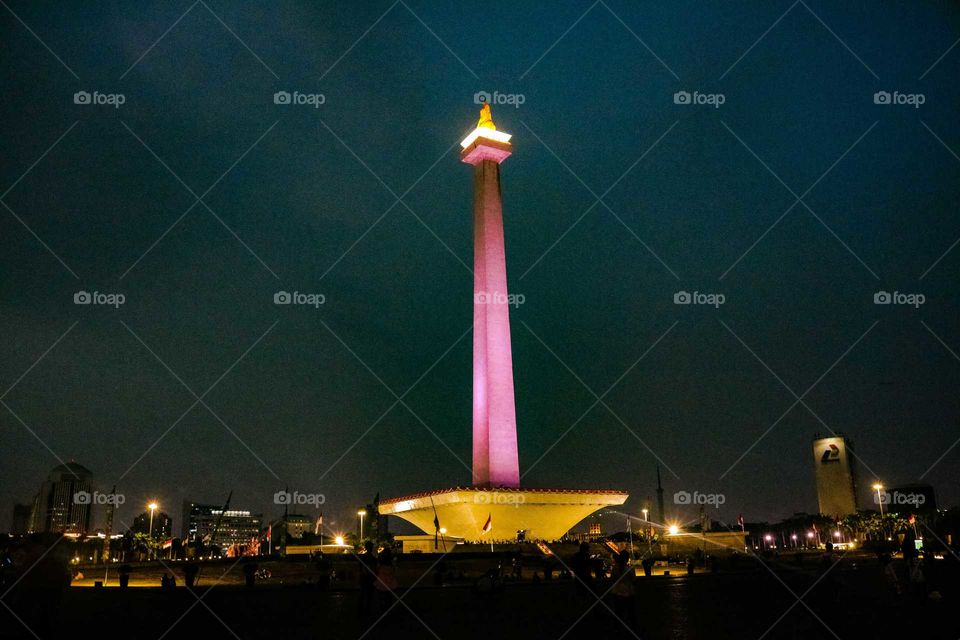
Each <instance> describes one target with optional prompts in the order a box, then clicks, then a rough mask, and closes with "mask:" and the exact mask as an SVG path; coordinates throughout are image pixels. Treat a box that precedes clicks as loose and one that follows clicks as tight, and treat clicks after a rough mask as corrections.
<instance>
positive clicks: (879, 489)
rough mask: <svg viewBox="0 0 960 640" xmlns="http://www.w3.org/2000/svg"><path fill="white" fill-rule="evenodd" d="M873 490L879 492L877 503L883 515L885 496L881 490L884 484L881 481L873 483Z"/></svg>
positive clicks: (881, 515)
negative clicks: (881, 493)
mask: <svg viewBox="0 0 960 640" xmlns="http://www.w3.org/2000/svg"><path fill="white" fill-rule="evenodd" d="M873 490H874V491H876V492H877V504H879V505H880V517H881V518H882V517H883V496H881V495H880V491H882V490H883V485H882V484H880V483H879V482H878V483H876V484H875V485H873Z"/></svg>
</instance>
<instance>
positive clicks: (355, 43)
mask: <svg viewBox="0 0 960 640" xmlns="http://www.w3.org/2000/svg"><path fill="white" fill-rule="evenodd" d="M399 2H400V0H395V1H394V3H393V4H391V5H390V7H389V8H388V9H387V10H386V11H384V12H383V13H382V14H380V17H379V18H377V19H376V20H375V21H374V22H373V24H371V25H370V26H369V27H367V30H366V31H364V32H363V33H362V34H360V37H359V38H357V39H356V40H354V41H353V44H351V45H350V46H349V47H348V48H347V50H346V51H344V52H343V53H342V54H340V57H339V58H337V59H336V60H334V61H333V64H331V65H330V66H329V67H327V70H326V71H324V72H323V73H321V74H320V78H319V80H323V79H324V78H326V77H327V74H328V73H330V72H331V71H333V69H334V67H336V66H337V65H338V64H340V61H341V60H343V59H344V58H346V57H347V54H348V53H350V52H351V51H353V49H354V47H356V46H357V45H358V44H360V41H361V40H363V39H364V38H366V37H367V34H368V33H370V32H371V31H372V30H373V28H374V27H375V26H377V25H378V24H380V21H381V20H383V19H384V18H385V17H386V16H387V14H388V13H390V12H391V11H393V8H394V7H395V6H397V4H398V3H399Z"/></svg>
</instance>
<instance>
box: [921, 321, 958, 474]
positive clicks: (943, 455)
mask: <svg viewBox="0 0 960 640" xmlns="http://www.w3.org/2000/svg"><path fill="white" fill-rule="evenodd" d="M920 324H922V325H923V328H924V329H926V330H927V331H928V332H929V333H930V335H932V336H933V337H934V338H936V339H937V342H939V343H940V344H941V345H943V348H944V349H946V350H947V351H948V352H949V353H950V355H951V356H953V358H954V360H956V361H958V362H960V356H958V355H957V353H956V351H954V350H953V349H951V348H950V345H948V344H947V343H946V342H944V341H943V339H942V338H941V337H940V336H938V335H937V334H936V332H934V330H933V329H931V328H930V325H928V324H927V323H926V322H924V321H923V320H921V321H920ZM958 444H960V438H958V439H956V440H954V442H953V444H951V445H950V446H949V447H947V448H946V450H944V452H943V454H942V455H941V456H940V457H939V458H937V459H936V460H934V462H933V464H931V465H930V466H929V467H928V468H927V470H926V471H924V472H923V473H922V474H921V475H920V479H921V480H923V479H924V478H925V477H926V476H927V474H929V473H930V472H931V471H933V468H934V467H935V466H937V465H938V464H940V462H941V461H942V460H943V459H944V458H946V457H947V454H949V453H950V452H951V451H953V449H954V448H955V447H956V446H957V445H958Z"/></svg>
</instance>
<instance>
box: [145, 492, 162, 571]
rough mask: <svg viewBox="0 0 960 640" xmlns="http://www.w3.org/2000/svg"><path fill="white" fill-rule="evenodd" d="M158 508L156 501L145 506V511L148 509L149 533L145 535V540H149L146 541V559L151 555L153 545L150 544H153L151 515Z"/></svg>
mask: <svg viewBox="0 0 960 640" xmlns="http://www.w3.org/2000/svg"><path fill="white" fill-rule="evenodd" d="M159 506H160V505H158V504H157V503H156V501H154V502H151V503H150V504H148V505H147V509H150V532H149V533H148V534H147V538H149V540H148V541H147V545H148V546H147V556H148V557H149V556H151V555H153V545H152V544H151V543H152V542H153V513H154V511H156V510H157V509H158V508H159Z"/></svg>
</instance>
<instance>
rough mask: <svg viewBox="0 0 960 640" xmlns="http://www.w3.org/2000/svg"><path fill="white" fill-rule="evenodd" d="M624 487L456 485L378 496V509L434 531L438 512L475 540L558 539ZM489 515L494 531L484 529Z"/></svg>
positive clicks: (614, 501) (445, 523) (620, 497)
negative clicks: (522, 487) (523, 537)
mask: <svg viewBox="0 0 960 640" xmlns="http://www.w3.org/2000/svg"><path fill="white" fill-rule="evenodd" d="M627 497H628V494H627V493H626V492H625V491H615V490H606V489H508V488H486V487H454V488H452V489H440V490H437V491H428V492H425V493H417V494H412V495H409V496H401V497H399V498H389V499H386V500H381V501H380V514H381V515H390V516H397V517H399V518H403V519H404V520H406V521H407V522H409V523H411V524H413V525H414V526H416V527H417V528H419V529H420V530H421V531H423V532H424V533H427V534H434V533H435V528H434V517H436V519H437V520H438V521H439V522H440V527H441V528H443V529H445V530H446V532H445V535H448V536H452V537H456V538H462V539H464V540H467V541H470V542H474V541H482V542H488V541H490V540H512V539H514V538H516V537H517V533H518V532H519V531H522V532H523V533H524V536H525V537H526V539H527V540H559V539H560V538H562V537H563V536H564V535H565V534H566V533H567V532H568V531H569V530H570V529H571V528H572V527H573V526H574V525H576V524H577V523H578V522H580V521H581V520H583V519H584V518H586V517H587V516H589V515H590V514H592V513H594V512H596V511H598V510H600V509H602V508H604V507H612V506H617V505H621V504H623V503H624V502H626V500H627ZM488 518H489V520H490V525H491V531H490V532H488V533H483V526H484V525H485V524H486V523H487V519H488Z"/></svg>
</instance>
